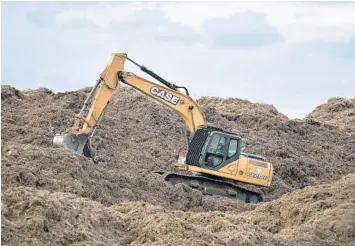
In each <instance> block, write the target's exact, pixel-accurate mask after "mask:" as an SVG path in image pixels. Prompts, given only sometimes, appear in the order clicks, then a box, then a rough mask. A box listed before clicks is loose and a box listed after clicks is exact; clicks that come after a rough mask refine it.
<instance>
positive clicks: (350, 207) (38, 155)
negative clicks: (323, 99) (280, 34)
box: [1, 86, 355, 245]
mask: <svg viewBox="0 0 355 246" xmlns="http://www.w3.org/2000/svg"><path fill="white" fill-rule="evenodd" d="M1 90H2V91H1V102H2V105H1V106H2V109H1V113H2V116H1V121H2V122H1V123H2V126H1V133H2V134H1V141H2V144H1V146H2V150H1V154H2V157H1V158H2V160H1V161H2V164H1V178H2V244H3V245H49V244H51V245H127V244H130V245H144V244H146V245H355V233H354V231H355V214H354V211H355V207H354V203H355V200H354V198H353V196H351V194H353V193H354V192H355V176H354V174H355V128H353V125H352V123H351V122H353V120H354V117H353V115H352V113H351V112H352V111H351V110H354V108H355V107H354V105H355V99H354V100H349V99H330V100H329V101H328V102H327V103H326V104H323V105H320V106H319V107H317V108H316V109H315V110H314V111H313V112H311V113H310V114H309V115H308V116H307V117H306V118H305V119H303V120H290V119H288V118H287V117H286V116H285V115H282V114H281V113H279V112H278V111H277V109H276V108H275V107H273V106H272V105H266V104H257V103H251V102H248V101H246V100H240V99H234V98H230V99H220V98H214V97H202V98H199V99H198V103H199V105H200V106H201V108H202V110H203V112H204V113H205V115H206V118H207V121H208V122H209V123H210V124H212V125H216V126H219V127H222V128H224V129H226V130H230V131H233V132H235V133H237V134H240V135H241V136H242V137H243V140H244V141H245V147H246V149H245V151H247V152H251V153H256V154H262V155H264V156H266V158H267V159H268V160H269V161H270V162H272V163H273V164H274V166H275V178H274V182H273V185H272V187H271V188H263V189H262V190H263V192H264V193H265V197H266V198H267V200H268V201H269V202H266V203H264V204H259V205H252V204H244V203H242V202H239V201H234V200H231V199H227V198H218V199H216V198H212V197H209V196H202V195H201V194H200V193H199V192H198V191H195V190H192V189H190V188H188V187H185V186H183V185H177V186H172V185H170V184H168V183H166V182H164V181H162V180H161V179H159V176H157V175H156V174H153V173H152V171H156V170H168V171H169V170H170V171H171V170H173V165H174V163H175V162H176V158H177V157H178V155H179V151H184V150H185V136H184V131H185V125H184V123H183V121H182V120H181V119H180V118H179V117H178V116H177V115H176V114H175V113H174V112H172V111H170V110H169V109H168V108H166V107H164V106H161V105H159V104H157V103H155V102H153V101H152V100H151V99H148V98H147V97H145V96H143V95H141V94H139V93H137V92H136V91H134V90H132V89H130V88H125V87H121V88H119V89H118V91H117V92H116V94H115V96H114V98H113V100H112V101H111V103H110V105H109V107H108V110H107V112H106V113H105V116H104V118H103V119H102V121H101V122H100V124H99V128H98V130H97V131H96V133H95V136H94V138H93V147H94V149H95V151H96V154H97V155H98V157H99V163H98V164H94V163H93V162H92V161H91V160H88V159H86V158H84V157H81V156H78V155H75V154H73V153H72V152H71V151H68V150H64V149H54V148H52V143H51V141H52V138H53V136H54V134H55V133H57V132H60V131H63V130H65V129H66V128H68V127H69V126H71V124H72V122H73V116H74V115H75V114H76V113H78V112H79V110H80V108H81V106H82V104H83V102H84V100H85V98H86V95H87V93H88V92H89V90H90V88H84V89H82V90H79V91H73V92H67V93H57V94H55V93H53V92H51V91H50V90H48V89H45V88H41V89H38V90H27V91H18V90H16V89H15V88H13V87H10V86H2V87H1ZM344 102H345V103H344ZM334 105H336V106H334ZM344 105H345V106H344ZM344 108H345V109H344ZM349 112H350V113H349Z"/></svg>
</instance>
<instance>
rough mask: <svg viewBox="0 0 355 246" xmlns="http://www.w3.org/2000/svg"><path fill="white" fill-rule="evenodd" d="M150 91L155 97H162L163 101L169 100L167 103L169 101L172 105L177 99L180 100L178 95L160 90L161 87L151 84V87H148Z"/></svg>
mask: <svg viewBox="0 0 355 246" xmlns="http://www.w3.org/2000/svg"><path fill="white" fill-rule="evenodd" d="M150 93H151V94H152V95H154V96H156V97H160V98H161V99H163V100H164V101H167V102H169V103H171V104H173V105H176V104H177V103H178V102H179V100H180V98H179V97H177V96H174V95H172V94H171V93H169V92H166V91H164V90H161V89H159V88H158V87H156V86H152V87H151V88H150Z"/></svg>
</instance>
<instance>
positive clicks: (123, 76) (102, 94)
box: [53, 53, 273, 203]
mask: <svg viewBox="0 0 355 246" xmlns="http://www.w3.org/2000/svg"><path fill="white" fill-rule="evenodd" d="M126 61H129V62H132V63H133V64H134V65H136V66H138V67H139V68H140V70H141V71H143V72H145V73H146V74H148V75H150V76H151V77H153V78H154V79H156V80H157V81H158V82H160V83H161V84H162V85H161V84H159V83H158V82H152V81H149V80H146V79H144V78H142V77H139V76H137V75H136V74H134V73H132V72H127V71H125V70H124V65H125V62H126ZM120 83H123V84H125V85H128V86H130V87H132V88H134V89H136V90H138V91H139V92H141V93H143V94H144V95H147V96H148V97H150V98H152V99H153V100H155V101H157V102H159V103H161V104H163V105H165V106H167V107H169V108H170V109H172V110H173V111H176V112H177V113H178V114H179V115H180V116H181V117H182V119H183V120H184V122H185V124H186V126H187V129H186V139H187V154H186V155H185V156H180V157H179V158H178V160H177V162H176V164H175V165H174V168H175V171H173V172H168V171H166V172H165V171H156V173H158V174H159V175H161V177H163V178H164V180H165V181H167V182H169V183H170V184H172V185H176V184H179V183H183V184H185V185H188V186H189V187H191V188H193V189H196V190H199V191H201V192H202V193H203V194H204V195H212V196H215V195H217V196H224V197H229V198H232V199H238V200H242V201H244V202H246V203H258V202H263V201H264V196H263V194H262V192H261V191H260V188H261V187H270V185H271V181H272V178H273V165H272V164H271V163H270V162H267V161H266V158H265V157H263V156H260V155H255V154H250V153H245V152H243V149H242V144H243V143H242V138H241V137H240V136H238V135H236V134H234V133H232V132H228V131H225V130H223V129H220V128H218V127H215V126H212V125H209V124H207V122H206V119H205V116H204V114H203V112H202V111H201V109H200V107H199V106H198V104H197V103H196V102H195V101H194V100H193V99H192V98H191V97H190V95H189V92H188V90H187V88H186V87H184V86H178V85H175V84H173V83H170V82H168V81H166V80H165V79H163V78H162V77H160V76H159V75H157V74H156V73H154V72H153V71H151V70H149V69H148V68H147V67H145V66H142V65H140V64H138V63H137V62H135V61H134V60H132V59H131V58H129V57H128V55H127V54H126V53H112V54H111V58H110V60H109V62H108V64H107V66H106V68H105V69H104V70H103V71H102V72H101V74H100V76H99V78H98V79H97V80H96V84H95V86H94V87H93V88H92V90H91V92H90V93H89V94H88V96H87V98H86V100H85V101H84V105H83V107H82V108H81V110H80V112H79V114H78V115H76V117H75V119H74V125H73V126H72V127H70V128H68V129H67V130H66V131H64V132H63V133H61V134H56V135H55V136H54V138H53V146H54V147H57V148H58V147H64V148H66V149H70V150H72V151H75V152H76V153H77V154H79V155H82V156H85V157H87V158H92V159H93V160H94V161H95V156H94V154H93V151H92V146H91V139H92V137H93V135H94V133H95V130H96V127H97V124H98V122H99V121H100V120H101V119H102V117H103V115H104V112H105V110H106V109H107V106H108V104H109V102H110V100H111V98H112V96H113V95H114V93H115V91H116V89H117V88H118V86H119V85H120Z"/></svg>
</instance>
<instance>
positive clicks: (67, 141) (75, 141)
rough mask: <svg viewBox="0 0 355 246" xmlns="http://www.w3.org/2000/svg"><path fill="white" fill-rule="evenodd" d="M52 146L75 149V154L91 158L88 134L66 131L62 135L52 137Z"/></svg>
mask: <svg viewBox="0 0 355 246" xmlns="http://www.w3.org/2000/svg"><path fill="white" fill-rule="evenodd" d="M53 147H56V148H61V147H63V148H65V149H70V150H72V151H75V152H76V153H77V154H80V155H83V156H86V157H90V158H93V153H92V149H91V143H90V135H88V134H73V133H66V134H64V135H56V136H55V137H54V138H53Z"/></svg>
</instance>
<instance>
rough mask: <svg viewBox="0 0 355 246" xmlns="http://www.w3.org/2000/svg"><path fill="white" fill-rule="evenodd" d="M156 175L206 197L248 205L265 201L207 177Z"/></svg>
mask: <svg viewBox="0 0 355 246" xmlns="http://www.w3.org/2000/svg"><path fill="white" fill-rule="evenodd" d="M155 173H158V174H160V175H162V177H163V178H164V180H165V181H167V182H169V183H171V184H173V185H176V184H179V183H183V184H186V185H187V186H189V187H191V188H193V189H196V190H199V191H201V192H202V193H203V194H204V195H212V196H213V195H218V196H223V197H228V198H232V199H237V200H242V201H244V202H246V203H259V202H263V201H264V198H263V196H262V195H261V194H260V193H258V192H255V191H252V190H248V189H245V188H242V187H240V186H237V185H235V184H232V183H230V182H227V181H223V180H219V179H214V178H211V177H208V176H205V175H187V174H181V173H176V172H161V171H156V172H155Z"/></svg>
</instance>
